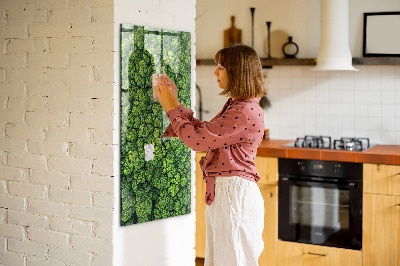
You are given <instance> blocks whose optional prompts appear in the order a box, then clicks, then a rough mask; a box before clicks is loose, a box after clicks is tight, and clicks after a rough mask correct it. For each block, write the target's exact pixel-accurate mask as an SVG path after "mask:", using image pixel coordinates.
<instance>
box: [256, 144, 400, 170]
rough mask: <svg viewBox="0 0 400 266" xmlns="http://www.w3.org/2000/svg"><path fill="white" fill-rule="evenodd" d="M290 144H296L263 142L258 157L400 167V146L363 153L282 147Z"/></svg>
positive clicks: (389, 146)
mask: <svg viewBox="0 0 400 266" xmlns="http://www.w3.org/2000/svg"><path fill="white" fill-rule="evenodd" d="M290 142H294V140H263V141H262V142H261V145H260V147H259V148H258V150H257V155H258V156H268V157H278V158H293V159H308V160H324V161H339V162H357V163H376V164H393V165H400V145H376V146H373V147H372V148H370V149H368V150H365V151H362V152H360V151H341V150H324V149H311V148H302V149H300V148H291V147H282V145H284V144H287V143H290Z"/></svg>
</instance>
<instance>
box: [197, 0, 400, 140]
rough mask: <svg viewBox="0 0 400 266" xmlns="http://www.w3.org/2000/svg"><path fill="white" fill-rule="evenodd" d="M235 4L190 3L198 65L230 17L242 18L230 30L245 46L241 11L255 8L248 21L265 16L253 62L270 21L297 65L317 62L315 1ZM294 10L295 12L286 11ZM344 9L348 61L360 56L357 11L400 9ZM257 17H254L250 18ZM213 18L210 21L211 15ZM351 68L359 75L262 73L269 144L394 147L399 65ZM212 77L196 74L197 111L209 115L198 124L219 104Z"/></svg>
mask: <svg viewBox="0 0 400 266" xmlns="http://www.w3.org/2000/svg"><path fill="white" fill-rule="evenodd" d="M228 2H229V4H228ZM292 2H293V3H292ZM237 3H238V4H237V5H236V2H235V4H232V1H222V2H221V6H223V7H225V9H218V10H215V9H214V8H215V5H214V2H213V1H202V2H199V3H198V5H197V20H196V23H197V24H196V26H197V28H196V33H197V35H196V36H197V52H198V57H199V58H213V56H214V53H215V52H216V51H217V50H218V49H220V48H221V46H222V44H223V42H222V30H223V29H225V28H228V27H229V23H230V22H229V17H230V15H232V14H236V13H235V12H239V11H240V12H242V13H240V14H242V15H241V17H240V16H239V18H237V21H238V23H240V21H242V23H243V24H242V26H240V24H238V25H237V27H238V28H242V29H243V30H244V29H249V30H248V32H247V33H245V32H244V36H247V37H246V38H245V39H244V40H243V42H244V43H245V44H250V42H251V41H250V35H249V34H250V11H248V7H250V6H252V5H254V6H256V19H259V20H261V18H259V17H257V14H260V13H262V12H266V15H265V16H264V17H265V18H268V19H264V18H263V19H262V20H261V21H259V22H258V23H259V24H260V25H261V24H262V25H263V27H265V28H264V29H265V31H264V29H263V32H262V31H261V30H259V31H258V34H257V31H255V32H256V34H255V35H256V38H255V42H256V45H255V49H256V51H257V52H258V53H259V55H260V56H261V57H263V56H265V51H264V50H263V46H262V41H263V38H265V36H266V26H265V20H271V21H272V25H273V27H274V25H275V27H277V28H278V27H282V28H281V29H283V30H285V31H287V32H294V33H297V35H296V34H293V36H294V38H295V42H297V44H298V45H299V47H300V52H299V55H298V57H299V58H301V57H316V56H317V53H318V46H319V25H320V23H319V1H317V0H315V1H309V0H304V1H303V0H302V1H291V0H285V1H279V2H277V1H248V2H245V3H243V2H242V1H237ZM296 5H299V6H300V7H299V8H297V9H294V8H293V9H292V7H290V6H296ZM242 9H245V11H243V10H242ZM286 9H287V10H286ZM349 9H350V10H349V12H350V16H349V27H350V29H349V32H350V35H349V40H350V47H351V50H352V53H353V57H357V56H358V57H360V56H361V55H362V27H363V25H362V19H363V15H362V12H374V11H396V10H397V11H398V10H400V2H399V1H397V0H396V1H392V0H384V1H361V0H349ZM257 10H259V11H260V12H259V13H257ZM310 11H313V12H315V14H313V13H312V12H310ZM216 12H218V14H219V15H218V16H215V14H216ZM260 16H261V15H260ZM269 17H272V19H270V18H269ZM316 17H317V18H316ZM243 20H244V22H243ZM246 23H247V24H246ZM211 25H214V26H211ZM299 33H300V34H299ZM246 34H247V35H246ZM210 36H211V37H210ZM310 38H312V40H311V39H310ZM257 39H258V42H257ZM296 40H297V41H296ZM355 67H356V68H358V69H359V70H360V71H359V72H346V71H336V72H314V71H312V67H310V66H274V67H273V68H272V69H268V70H264V72H265V75H266V76H267V77H268V79H267V80H266V87H267V90H268V93H269V95H268V98H269V100H270V101H271V104H272V107H271V108H270V109H268V110H267V111H264V113H265V121H266V127H267V128H269V129H270V135H271V137H272V138H275V139H295V138H296V137H300V136H303V135H305V134H318V135H319V134H323V135H329V136H332V137H333V138H340V137H355V136H356V137H369V138H371V142H373V143H379V144H400V66H393V65H392V66H355ZM213 71H214V67H212V66H200V67H198V68H197V81H196V83H197V84H198V85H199V86H200V87H201V89H202V96H203V109H204V110H208V111H209V114H203V120H209V119H211V118H212V117H213V115H215V114H216V113H217V112H218V111H219V110H220V108H221V107H222V106H223V104H224V102H225V101H226V98H225V97H222V96H216V95H217V94H218V92H219V89H218V86H217V83H216V80H215V77H214V76H213Z"/></svg>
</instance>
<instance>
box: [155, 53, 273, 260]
mask: <svg viewBox="0 0 400 266" xmlns="http://www.w3.org/2000/svg"><path fill="white" fill-rule="evenodd" d="M215 62H216V63H217V64H218V67H217V69H216V70H215V72H214V75H215V76H216V77H217V82H218V85H219V87H220V88H221V89H222V92H221V93H220V94H221V95H226V96H229V97H230V98H229V99H228V101H227V102H226V103H225V105H224V107H223V108H222V110H221V112H220V113H218V114H217V115H216V116H215V117H214V118H213V119H212V120H211V121H210V122H201V121H200V120H198V119H196V118H194V117H193V111H191V110H188V109H186V108H185V107H183V106H182V105H181V104H180V103H179V101H178V97H177V88H176V86H175V84H174V83H173V82H172V80H170V79H169V78H167V77H160V81H159V82H158V84H157V87H155V88H154V90H155V91H156V93H157V96H158V99H159V101H160V104H161V106H162V108H163V109H164V110H165V112H166V114H167V116H168V118H169V120H170V122H171V124H170V125H169V127H168V128H167V129H166V131H165V132H164V134H163V137H176V136H177V137H179V138H180V139H181V140H182V142H183V143H185V144H186V145H187V146H188V147H189V148H191V149H193V150H195V151H207V155H206V156H205V157H202V158H201V160H200V167H201V169H202V171H203V179H204V180H205V182H206V195H205V202H206V204H207V206H206V258H205V265H216V266H225V265H230V266H234V265H238V266H239V265H240V266H244V265H258V258H259V256H260V254H261V252H262V250H263V247H264V243H263V240H262V231H263V228H264V201H263V198H262V196H261V193H260V190H259V188H258V186H257V184H256V182H257V181H258V180H259V179H260V176H259V174H258V173H257V170H256V165H255V163H254V159H255V157H256V153H257V148H258V146H259V145H260V143H261V140H262V138H263V134H264V114H263V110H262V109H261V107H260V106H259V105H258V102H259V100H260V98H261V97H262V96H264V95H265V94H266V93H265V89H264V82H263V76H262V68H261V63H260V59H259V57H258V56H257V53H256V52H255V51H254V50H253V49H252V48H250V47H248V46H245V45H235V46H231V47H229V48H224V49H222V50H220V51H218V52H217V54H216V55H215ZM171 86H172V87H171Z"/></svg>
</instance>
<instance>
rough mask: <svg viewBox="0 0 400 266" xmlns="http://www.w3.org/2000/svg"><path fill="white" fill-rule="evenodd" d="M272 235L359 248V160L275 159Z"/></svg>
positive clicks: (283, 238)
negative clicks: (276, 180)
mask: <svg viewBox="0 0 400 266" xmlns="http://www.w3.org/2000/svg"><path fill="white" fill-rule="evenodd" d="M278 168H279V183H278V185H279V193H278V238H279V239H281V240H286V241H293V242H301V243H309V244H316V245H323V246H331V247H339V248H348V249H356V250H360V249H361V247H362V246H361V244H362V174H363V168H362V164H360V163H348V162H334V161H317V160H297V159H283V158H280V159H279V160H278Z"/></svg>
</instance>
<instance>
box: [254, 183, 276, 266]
mask: <svg viewBox="0 0 400 266" xmlns="http://www.w3.org/2000/svg"><path fill="white" fill-rule="evenodd" d="M259 188H260V191H261V194H262V196H263V198H264V210H265V214H264V231H263V240H264V250H263V252H262V253H261V255H260V258H259V259H258V264H259V265H260V266H271V265H276V258H275V254H276V243H277V241H278V187H277V186H265V185H259Z"/></svg>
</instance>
